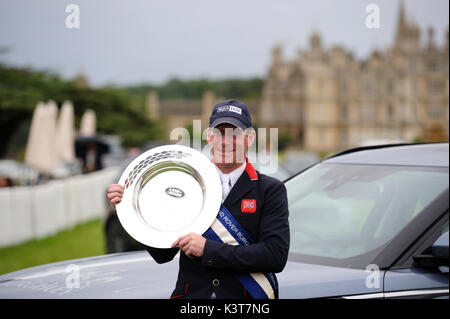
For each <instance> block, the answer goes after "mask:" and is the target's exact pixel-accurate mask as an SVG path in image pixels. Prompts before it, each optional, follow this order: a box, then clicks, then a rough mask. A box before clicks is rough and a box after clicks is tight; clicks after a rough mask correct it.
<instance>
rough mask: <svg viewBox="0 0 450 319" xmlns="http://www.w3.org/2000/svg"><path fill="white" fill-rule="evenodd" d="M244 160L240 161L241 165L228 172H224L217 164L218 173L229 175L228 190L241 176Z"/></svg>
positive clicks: (243, 169)
mask: <svg viewBox="0 0 450 319" xmlns="http://www.w3.org/2000/svg"><path fill="white" fill-rule="evenodd" d="M245 164H246V163H245V162H244V163H242V165H241V166H239V167H238V168H236V169H235V170H234V171H231V172H230V173H228V174H224V173H223V172H222V171H221V170H220V169H219V168H218V167H217V166H216V168H217V171H218V172H219V175H220V176H222V175H228V176H229V177H230V183H231V187H230V190H231V189H232V188H233V186H234V184H236V182H237V180H238V179H239V177H241V175H242V173H243V172H244V171H245Z"/></svg>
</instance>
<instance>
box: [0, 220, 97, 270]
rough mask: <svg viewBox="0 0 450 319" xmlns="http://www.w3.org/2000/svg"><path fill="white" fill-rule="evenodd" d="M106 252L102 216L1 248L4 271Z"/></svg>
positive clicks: (0, 265) (0, 259) (0, 267)
mask: <svg viewBox="0 0 450 319" xmlns="http://www.w3.org/2000/svg"><path fill="white" fill-rule="evenodd" d="M104 253H105V238H104V232H103V224H102V220H101V219H96V220H93V221H89V222H87V223H84V224H80V225H78V226H76V227H74V228H72V229H69V230H65V231H62V232H60V233H58V234H56V235H54V236H50V237H47V238H44V239H39V240H32V241H29V242H26V243H23V244H19V245H16V246H11V247H6V248H0V275H1V274H5V273H8V272H11V271H15V270H19V269H23V268H27V267H31V266H36V265H41V264H46V263H50V262H55V261H61V260H66V259H72V258H81V257H88V256H97V255H102V254H104Z"/></svg>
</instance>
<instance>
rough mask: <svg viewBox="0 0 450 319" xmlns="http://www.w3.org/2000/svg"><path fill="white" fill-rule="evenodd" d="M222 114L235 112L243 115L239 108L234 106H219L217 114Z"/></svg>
mask: <svg viewBox="0 0 450 319" xmlns="http://www.w3.org/2000/svg"><path fill="white" fill-rule="evenodd" d="M220 112H234V113H237V114H239V115H242V110H241V109H240V108H239V107H236V106H233V105H224V106H219V107H218V108H217V113H220Z"/></svg>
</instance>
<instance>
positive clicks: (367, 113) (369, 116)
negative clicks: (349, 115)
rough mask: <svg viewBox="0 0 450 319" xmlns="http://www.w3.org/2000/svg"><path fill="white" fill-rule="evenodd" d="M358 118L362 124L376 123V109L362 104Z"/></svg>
mask: <svg viewBox="0 0 450 319" xmlns="http://www.w3.org/2000/svg"><path fill="white" fill-rule="evenodd" d="M360 111H361V112H360V118H361V120H362V121H364V122H371V121H376V116H377V112H376V108H375V107H374V106H373V105H370V104H362V105H361V110H360Z"/></svg>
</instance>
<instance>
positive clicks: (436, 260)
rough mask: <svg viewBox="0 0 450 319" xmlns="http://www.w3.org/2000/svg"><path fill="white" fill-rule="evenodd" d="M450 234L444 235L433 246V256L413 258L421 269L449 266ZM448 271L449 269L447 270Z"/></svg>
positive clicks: (425, 255) (423, 255) (426, 255)
mask: <svg viewBox="0 0 450 319" xmlns="http://www.w3.org/2000/svg"><path fill="white" fill-rule="evenodd" d="M448 233H449V232H446V233H444V234H442V235H441V236H440V237H439V238H438V239H436V241H435V242H434V243H433V245H432V246H431V249H427V251H430V250H431V254H421V255H416V256H413V259H414V261H415V262H416V263H417V264H418V265H419V266H421V267H432V268H438V267H441V266H446V267H448V266H449V257H448V251H449V247H448V246H449V234H448ZM447 269H448V268H447Z"/></svg>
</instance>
